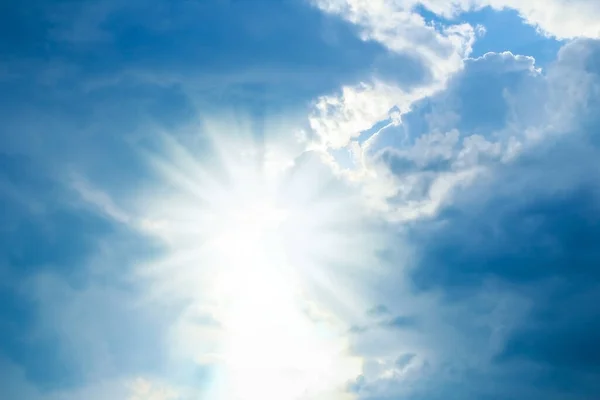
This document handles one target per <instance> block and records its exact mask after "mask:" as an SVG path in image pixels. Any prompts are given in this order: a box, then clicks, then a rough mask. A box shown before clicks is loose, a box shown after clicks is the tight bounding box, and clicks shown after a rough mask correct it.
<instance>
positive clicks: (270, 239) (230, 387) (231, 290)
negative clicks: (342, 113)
mask: <svg viewBox="0 0 600 400" xmlns="http://www.w3.org/2000/svg"><path fill="white" fill-rule="evenodd" d="M242 144H243V145H242ZM216 147H217V152H218V154H219V159H220V163H221V166H220V169H221V170H222V171H221V172H224V174H222V175H226V176H227V178H226V179H222V180H220V178H217V176H219V174H218V173H214V170H215V168H216V167H215V166H214V165H203V164H202V163H200V162H198V161H197V160H196V159H195V158H194V157H193V156H192V155H191V154H190V152H189V151H186V150H184V149H183V147H181V146H179V145H178V144H176V143H174V142H173V141H171V140H170V139H168V140H167V143H166V145H165V146H164V152H165V153H166V158H159V157H155V156H152V157H150V160H151V162H152V163H153V165H154V166H155V167H156V168H157V169H158V170H159V171H160V172H161V173H162V174H163V175H164V176H165V178H166V182H167V184H168V185H170V186H171V187H172V189H171V190H170V191H168V192H167V193H168V194H167V195H165V193H164V192H162V193H161V195H160V196H147V197H146V199H148V200H147V205H146V212H145V214H146V215H147V216H148V217H147V218H146V219H145V225H144V226H146V227H148V228H149V229H151V231H152V233H154V234H156V235H159V236H160V237H162V238H163V239H164V240H165V242H167V243H168V244H169V245H170V247H171V251H170V255H169V257H168V258H166V259H165V260H162V262H159V263H157V264H155V265H152V266H150V267H148V268H147V269H146V270H145V271H144V273H145V274H152V275H153V276H155V277H156V280H155V281H156V286H157V288H156V291H157V293H160V295H161V296H162V295H164V294H165V293H168V294H169V295H171V296H174V297H175V296H178V297H180V298H183V299H186V300H191V301H192V304H193V305H194V307H195V308H197V309H199V310H207V312H209V313H210V314H211V316H212V317H211V318H214V319H215V320H216V321H217V322H218V324H217V325H218V328H215V327H214V326H211V327H210V330H209V329H208V328H206V329H203V327H197V326H196V325H197V323H195V322H193V318H191V319H186V320H185V321H182V322H181V323H180V324H179V325H178V326H179V327H180V330H178V331H176V332H175V333H174V335H179V336H177V337H176V338H174V342H176V343H177V345H178V346H180V353H182V354H187V355H189V354H190V353H191V354H193V357H194V359H196V360H200V361H199V362H206V361H205V360H211V361H210V362H212V363H216V364H218V368H219V370H220V371H221V375H220V378H219V379H218V381H216V382H215V383H214V385H213V386H214V387H213V388H212V391H211V394H210V396H209V397H210V398H211V400H213V399H214V400H254V399H262V400H308V399H311V400H314V399H323V400H325V399H327V400H336V399H340V398H342V397H339V396H341V394H340V393H343V391H344V388H345V386H346V382H347V381H348V380H351V379H353V378H355V377H356V376H357V375H358V374H360V362H359V361H358V360H356V359H354V358H352V357H350V356H348V355H346V354H345V352H346V347H347V346H346V342H345V341H344V337H343V334H342V333H341V332H342V329H345V327H343V326H336V325H335V324H333V323H332V322H328V323H325V322H322V323H320V324H317V322H315V321H314V320H313V319H311V318H310V316H309V315H307V313H306V312H305V311H304V308H305V307H304V306H305V305H306V302H307V301H309V300H310V301H311V302H313V303H314V302H318V300H317V299H315V298H307V296H313V295H316V294H317V293H325V294H326V295H325V296H324V297H323V298H327V299H334V300H335V301H334V302H332V303H331V304H334V303H335V304H336V306H335V307H338V308H337V309H336V311H335V312H338V313H339V312H342V313H343V312H347V311H348V310H355V309H357V308H358V307H357V306H356V305H355V304H354V301H356V299H355V298H352V296H351V294H349V293H346V292H344V288H345V285H344V283H343V282H342V281H339V280H338V281H335V282H333V281H332V280H331V279H332V278H331V277H332V276H334V273H333V272H332V271H333V270H331V271H329V268H330V265H344V266H345V268H347V269H348V270H352V269H353V268H357V267H358V266H359V264H364V265H368V260H366V259H365V258H364V254H366V252H364V251H362V249H364V248H366V246H367V245H368V243H369V238H368V237H366V236H364V235H363V236H361V235H360V234H358V233H357V232H360V230H359V229H356V228H357V224H359V219H358V217H357V216H358V212H357V209H356V208H355V206H354V204H353V203H351V201H348V198H347V197H344V196H343V195H340V194H339V193H336V192H335V191H334V192H331V193H329V194H327V181H324V179H325V177H324V174H323V173H321V172H320V171H318V170H314V169H312V167H311V164H310V163H307V164H306V165H300V166H299V165H295V164H294V163H293V162H291V161H289V162H278V163H277V166H278V167H277V168H278V169H270V170H269V169H268V168H269V166H271V167H272V164H268V163H267V162H266V161H265V160H264V159H263V160H262V161H261V160H259V162H258V165H257V163H256V160H257V159H256V158H255V157H254V156H251V157H249V158H248V157H247V156H248V154H249V153H252V152H248V149H252V143H250V145H248V143H247V142H246V143H243V142H240V143H234V142H232V141H231V140H230V141H228V142H227V144H223V143H221V145H220V146H219V143H217V146H216ZM280 158H283V159H285V157H280ZM288 159H289V160H293V158H288ZM210 171H213V172H210ZM173 188H174V189H173ZM353 224H354V225H353ZM335 276H337V277H338V278H339V275H335ZM340 305H341V306H340ZM335 307H333V308H335ZM328 308H331V307H329V305H327V306H326V307H325V309H328ZM186 318H187V317H186ZM178 329H179V328H178ZM209 331H210V332H211V333H209ZM182 332H183V333H182ZM344 398H345V397H344Z"/></svg>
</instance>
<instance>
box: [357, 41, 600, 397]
mask: <svg viewBox="0 0 600 400" xmlns="http://www.w3.org/2000/svg"><path fill="white" fill-rule="evenodd" d="M597 48H598V47H597V44H596V43H595V42H591V41H579V42H574V43H571V44H568V45H566V46H565V47H564V48H563V49H562V50H561V52H560V54H559V56H558V58H557V60H556V62H555V63H554V64H553V65H552V66H550V67H549V69H548V71H546V72H545V73H541V72H540V71H537V70H535V69H534V68H533V66H532V63H531V62H530V61H528V60H525V61H526V62H524V63H523V61H524V60H523V58H520V57H516V56H512V55H508V54H504V55H492V54H489V55H487V56H486V57H482V58H480V59H477V60H472V61H468V62H467V66H466V68H465V70H464V71H463V72H461V74H459V75H457V76H456V77H455V78H454V79H455V81H453V82H450V83H449V85H448V89H447V90H446V91H445V92H441V93H440V94H439V95H437V96H434V97H433V98H432V100H431V101H429V102H427V104H426V106H424V107H419V106H418V105H417V106H416V107H415V108H414V110H413V112H414V113H415V114H413V115H410V114H409V115H407V116H406V118H405V124H406V125H405V126H402V127H401V128H402V129H406V130H407V131H408V132H409V133H410V134H412V135H414V137H413V138H411V139H412V141H413V144H412V145H411V146H409V147H406V148H405V149H397V148H393V149H392V148H385V147H384V149H383V150H382V151H381V153H380V154H381V156H380V157H381V160H382V162H384V163H386V164H387V165H388V166H389V168H390V170H391V171H392V174H393V175H394V176H398V177H400V179H399V182H401V183H404V184H405V185H414V186H416V187H418V185H417V184H416V181H414V180H411V179H410V178H411V177H412V176H413V175H412V174H416V173H419V174H425V173H428V174H431V175H432V176H433V177H434V178H432V179H439V177H441V176H444V175H447V174H449V173H456V171H460V170H463V169H464V168H472V167H473V166H478V168H482V171H483V172H484V173H482V174H480V175H478V176H477V177H475V178H474V179H472V180H471V181H470V182H469V185H467V186H463V187H460V188H455V190H453V191H452V196H444V200H443V201H442V202H440V203H439V204H438V207H437V208H436V210H435V212H433V213H429V214H426V216H427V218H423V216H424V215H421V216H420V217H419V218H417V219H415V220H414V221H413V222H411V223H410V224H405V225H404V229H402V230H401V232H402V233H401V234H400V235H399V236H398V241H399V243H404V246H405V247H403V250H401V252H403V253H406V255H405V257H404V261H403V262H400V261H397V264H396V265H397V270H396V272H393V273H391V274H392V275H393V276H395V277H396V278H394V279H392V278H389V277H388V278H386V282H381V283H380V288H381V290H382V294H381V296H380V297H376V299H374V301H376V302H386V301H387V303H385V304H388V305H391V308H392V310H394V311H392V312H393V313H396V312H398V313H400V315H401V316H403V315H407V313H408V315H411V314H413V313H414V314H416V315H417V316H418V322H419V323H418V324H417V325H415V328H414V329H415V332H413V331H411V330H406V329H403V330H402V331H394V333H393V334H389V333H387V332H386V331H385V330H384V329H382V327H381V326H376V325H375V326H374V327H372V328H370V329H361V330H356V331H355V334H356V344H355V345H356V348H357V349H358V350H357V351H359V352H361V353H362V354H364V355H365V359H366V360H367V361H366V364H365V365H366V366H365V370H364V371H363V372H364V373H363V375H362V376H361V378H360V379H359V380H357V381H356V383H355V384H354V386H353V390H355V391H356V392H357V393H359V396H360V397H361V398H365V399H381V398H393V397H397V396H404V397H406V398H415V399H437V398H446V397H447V396H448V393H449V392H452V393H455V394H456V396H457V398H461V399H471V398H473V399H476V398H477V399H479V398H488V397H489V398H506V399H513V398H514V399H519V398H524V397H528V396H533V397H534V398H551V399H561V398H573V399H592V398H594V395H595V393H597V391H598V385H597V383H596V382H597V373H598V369H597V368H598V360H597V357H596V354H595V351H594V350H592V349H595V348H596V347H597V345H598V343H597V340H596V339H594V338H595V337H597V334H598V333H597V332H596V324H595V322H593V321H595V320H596V319H597V315H596V314H597V313H596V311H595V308H594V307H593V306H592V304H594V303H595V301H596V300H594V296H595V293H597V287H598V279H597V273H596V269H595V265H596V263H597V257H598V253H597V251H596V250H595V247H594V245H593V244H592V243H594V240H595V239H594V238H595V237H596V236H597V232H596V230H597V219H598V209H597V207H596V206H595V205H594V204H596V202H597V196H598V193H599V192H598V182H597V180H596V179H595V178H593V177H592V175H594V174H593V173H592V175H590V174H591V171H597V166H596V165H595V164H596V162H595V161H594V160H597V159H598V154H597V152H598V147H597V143H598V142H597V139H596V137H595V128H594V127H595V126H597V123H598V119H597V118H596V117H594V116H592V115H591V114H590V113H589V109H590V107H593V105H594V104H596V101H597V91H596V89H595V87H596V86H595V83H596V82H598V80H599V79H600V71H599V70H598V69H597V68H596V67H595V66H594V65H595V64H592V63H590V60H593V59H595V57H596V54H597ZM567 55H568V56H567ZM499 60H503V62H501V63H499V62H498V61H499ZM486 63H489V64H487V65H486ZM470 64H472V65H470ZM477 64H480V65H477ZM507 64H509V65H507ZM510 64H512V65H510ZM520 65H522V67H521V66H520ZM558 71H560V72H561V74H559V73H558ZM515 72H516V73H517V74H520V76H521V78H520V79H517V80H515V79H508V80H502V82H504V83H503V85H502V87H498V88H497V89H494V90H489V91H481V92H479V95H480V96H486V97H488V96H490V97H492V98H493V97H494V96H496V95H497V94H502V93H504V94H505V95H504V96H503V97H502V98H503V99H504V100H503V101H504V103H505V105H506V107H507V108H508V109H510V108H511V107H513V106H514V104H515V103H513V102H514V101H515V99H517V98H518V99H519V100H518V101H519V102H523V103H529V104H530V108H527V109H525V110H520V112H519V113H513V112H506V109H505V108H504V107H499V108H495V112H496V113H499V117H500V119H499V120H498V121H499V123H498V124H496V125H494V126H493V127H492V128H491V129H488V130H486V129H484V128H485V127H483V126H481V125H478V124H475V125H473V124H470V123H469V121H468V119H470V118H477V113H478V111H479V109H478V108H462V109H461V110H460V111H459V112H458V114H459V115H460V119H459V120H453V121H452V120H446V121H444V123H445V124H447V125H446V128H448V127H449V126H451V125H452V123H454V126H455V127H457V128H455V129H456V130H451V131H449V133H447V134H445V135H443V134H440V133H437V134H436V133H433V134H432V133H427V132H428V131H429V129H432V128H434V127H435V125H434V126H433V127H431V126H428V125H427V124H428V123H430V122H431V121H436V119H435V118H433V119H431V118H429V119H428V118H426V117H427V116H430V115H431V114H435V113H436V112H441V113H443V114H444V113H447V110H446V109H445V107H446V106H447V104H448V100H452V101H450V103H457V102H458V103H459V102H461V100H462V99H463V96H464V95H465V91H464V90H463V89H464V87H465V86H469V85H471V84H472V83H471V82H472V81H471V80H472V79H474V80H478V79H484V80H485V79H486V78H484V76H487V77H488V78H487V79H488V80H489V76H490V74H492V75H493V76H495V77H496V78H495V79H501V78H500V77H502V76H507V75H511V74H514V73H515ZM482 73H483V74H484V75H480V74H482ZM563 73H564V74H563ZM559 76H560V77H562V79H558V77H559ZM567 77H571V79H573V80H574V81H570V82H569V80H568V79H567ZM565 79H566V80H565ZM581 79H585V80H586V81H587V82H589V83H590V84H589V85H587V86H585V87H578V85H576V84H575V82H579V81H581ZM532 87H536V88H537V90H528V89H529V88H532ZM575 87H576V90H573V91H569V90H568V89H567V88H575ZM565 89H566V90H565ZM541 93H543V95H541V96H540V94H541ZM570 93H571V95H570ZM555 96H557V97H555ZM436 98H437V99H440V102H439V103H437V102H436ZM558 98H562V99H563V104H565V106H566V108H567V109H569V110H570V111H568V112H566V113H563V114H562V115H563V116H565V118H563V119H562V123H561V124H560V125H557V124H554V123H550V122H549V121H548V120H550V121H555V113H559V114H560V113H561V108H559V107H558ZM582 99H585V100H582ZM571 102H575V104H578V105H581V106H580V107H574V108H570V107H569V104H571ZM519 104H521V103H519ZM563 111H564V110H563ZM531 113H533V114H534V115H533V116H532V115H531ZM541 116H543V117H541ZM419 121H421V122H420V123H419ZM500 121H504V123H503V124H502V123H500ZM419 127H420V128H421V129H423V130H422V131H420V130H413V129H415V128H419ZM528 128H530V129H533V130H535V131H536V132H537V134H536V135H531V134H530V133H528ZM473 129H475V130H477V132H478V134H473V133H472V130H473ZM395 133H396V134H398V131H396V132H395ZM480 134H482V135H484V136H481V135H480ZM515 143H519V144H520V146H518V151H515V150H514V148H515ZM474 154H477V157H475V156H474ZM507 154H510V155H511V156H510V157H507ZM406 203H408V201H407V200H404V204H406ZM389 257H390V259H395V260H401V259H402V258H396V257H397V256H396V257H393V256H391V255H390V256H389ZM389 281H392V282H393V283H389ZM584 281H585V283H584ZM378 309H383V308H381V307H379V308H378ZM385 310H386V311H387V310H388V307H386V308H385ZM371 314H372V313H371ZM390 321H391V320H390ZM401 321H402V322H405V321H406V319H405V318H404V317H403V318H401ZM388 322H389V321H388ZM384 325H385V324H384ZM387 325H388V326H389V323H388V324H387ZM365 326H369V324H368V323H366V325H365ZM402 326H403V327H406V324H402ZM372 343H378V345H377V346H373V345H372ZM403 354H410V356H403ZM408 359H410V361H409V363H408V366H406V367H401V366H402V365H404V364H405V362H403V361H405V360H408ZM368 365H371V367H367V366H368Z"/></svg>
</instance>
